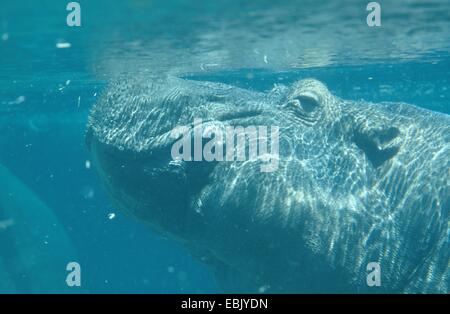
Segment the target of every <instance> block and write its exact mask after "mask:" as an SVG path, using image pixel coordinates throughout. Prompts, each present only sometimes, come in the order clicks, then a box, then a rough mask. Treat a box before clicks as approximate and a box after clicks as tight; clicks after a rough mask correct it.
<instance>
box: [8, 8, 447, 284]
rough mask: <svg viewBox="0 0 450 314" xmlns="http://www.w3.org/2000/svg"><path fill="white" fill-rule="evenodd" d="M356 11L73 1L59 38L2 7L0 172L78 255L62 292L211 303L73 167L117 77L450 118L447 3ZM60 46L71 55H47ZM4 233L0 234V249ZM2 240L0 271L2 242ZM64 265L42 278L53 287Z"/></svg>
mask: <svg viewBox="0 0 450 314" xmlns="http://www.w3.org/2000/svg"><path fill="white" fill-rule="evenodd" d="M67 2H68V1H67ZM367 2H368V1H357V0H353V1H348V2H346V4H345V6H344V5H343V4H337V2H336V1H328V2H327V1H324V2H320V3H318V2H317V1H281V4H279V3H278V2H276V3H275V1H265V0H264V1H261V0H260V1H230V2H225V1H182V0H179V1H144V0H142V1H111V0H109V1H106V0H104V1H103V0H102V1H79V3H80V5H81V8H82V26H81V27H68V26H67V25H66V15H67V13H68V12H67V11H66V8H65V5H66V2H65V1H60V0H58V1H56V0H55V1H39V3H38V2H37V1H8V2H6V1H2V3H1V5H0V35H1V36H2V39H0V164H1V165H3V166H5V167H6V168H8V169H9V170H10V172H11V173H13V174H14V176H15V177H17V178H18V179H19V180H20V181H21V182H23V183H24V184H25V185H26V186H27V187H28V188H29V189H30V190H31V191H33V192H34V193H35V195H37V196H38V197H39V198H40V199H41V200H42V201H43V202H44V203H45V204H46V205H47V206H48V208H50V209H51V210H52V211H53V213H54V215H56V217H57V219H58V221H59V223H60V225H61V226H62V228H63V229H64V231H65V232H66V233H67V235H68V237H69V239H70V241H71V243H72V245H73V248H74V250H76V252H77V255H76V257H74V258H72V256H71V257H70V258H68V260H67V262H69V261H72V260H75V261H77V262H79V264H80V265H81V267H82V286H81V287H80V288H75V289H73V290H69V292H152V293H169V292H170V293H179V292H195V293H202V292H218V291H220V290H219V289H218V286H217V284H216V282H215V279H214V278H213V276H212V273H211V270H210V269H209V268H208V267H207V266H205V265H203V264H202V263H200V262H199V261H197V260H196V259H195V258H194V257H192V256H191V255H190V254H189V253H188V251H187V250H186V249H185V248H184V247H182V246H181V245H179V244H177V243H176V242H175V241H173V240H171V239H166V238H164V237H161V236H160V235H158V234H156V233H154V232H153V231H151V230H149V228H147V227H145V226H144V225H143V224H141V223H139V222H137V221H135V220H133V219H131V218H129V217H126V216H125V215H124V214H123V213H122V212H120V211H118V210H117V209H116V208H114V207H113V206H112V205H111V203H110V202H109V200H108V198H107V196H106V194H105V192H104V189H103V187H102V186H101V185H100V183H99V180H98V178H97V175H96V172H95V169H93V168H89V167H86V161H88V162H89V161H90V158H91V156H90V154H89V152H88V150H87V148H86V145H85V139H84V135H85V126H86V123H87V117H88V113H89V109H90V108H91V107H92V106H93V104H94V103H95V102H96V100H97V99H98V97H99V95H101V92H102V91H103V90H104V88H105V87H106V85H107V83H108V82H110V81H111V80H113V79H114V78H115V77H117V76H118V75H121V74H123V73H126V74H133V73H137V72H139V73H148V75H149V76H150V75H152V76H154V75H165V74H170V75H176V76H180V77H186V78H190V79H194V80H207V81H214V82H223V83H227V84H230V85H236V86H240V87H243V88H247V89H252V90H259V91H267V90H269V89H271V88H272V87H273V85H274V84H290V83H292V82H294V81H296V80H299V79H302V78H307V77H314V78H316V79H318V80H320V81H322V82H324V83H325V84H326V85H327V86H328V88H329V90H330V91H332V92H333V93H334V94H335V95H337V96H339V97H342V98H345V99H352V100H358V99H364V100H367V101H372V102H381V101H395V102H406V103H410V104H415V105H417V106H420V107H423V108H427V109H430V110H434V111H438V112H441V113H446V114H450V105H449V99H450V84H449V81H450V41H449V38H450V3H449V2H448V1H446V0H442V1H438V0H436V1H429V2H422V1H418V0H411V1H397V3H392V2H391V1H389V2H386V1H384V2H382V1H380V2H381V5H382V26H381V27H379V28H369V27H368V26H367V25H366V23H365V19H366V15H367V12H366V10H365V6H366V4H367ZM61 42H66V43H70V45H71V46H70V48H57V43H61ZM0 179H1V178H0ZM25 197H26V196H25ZM1 210H2V208H0V213H1ZM111 213H114V214H115V216H114V218H113V219H110V218H111V216H110V214H111ZM7 218H8V217H3V216H2V215H0V221H2V220H6V219H7ZM15 223H16V224H18V223H20V221H16V222H15ZM40 223H41V222H40V221H39V220H38V221H35V224H36V225H37V226H38V225H39V224H40ZM12 228H14V225H12V226H10V227H6V228H4V229H1V228H0V237H2V234H6V233H7V232H10V230H11V229H12ZM29 228H33V226H30V227H29ZM24 236H29V237H32V235H31V234H30V235H24ZM2 241H4V242H1V243H3V244H2V245H3V246H2V247H0V251H2V252H1V254H0V260H2V259H7V258H8V254H10V252H12V251H14V243H15V242H14V241H13V240H4V239H3V240H2ZM5 241H13V242H11V243H12V244H11V243H10V245H9V246H6V245H5V244H4V243H5ZM35 241H36V243H37V242H39V241H41V242H44V241H46V240H45V239H36V240H35ZM39 243H40V242H39ZM40 244H42V243H40ZM36 245H37V244H36ZM45 245H51V241H49V243H47V244H45ZM19 248H20V246H18V247H17V249H19ZM54 249H55V250H58V247H54ZM25 254H26V253H25ZM65 266H66V265H65V264H62V265H61V267H60V268H59V269H58V268H55V269H54V270H52V273H53V274H60V276H61V282H62V283H63V284H64V280H65V276H66V274H67V272H66V270H65ZM0 267H2V264H0ZM6 269H7V268H6ZM7 272H8V269H7ZM0 275H1V273H0ZM58 276H59V275H58ZM55 288H57V287H55ZM18 290H19V291H22V292H33V291H39V290H40V287H39V284H38V283H36V285H35V286H33V282H31V283H29V284H28V285H27V287H26V288H23V289H21V288H19V289H18ZM1 292H13V291H12V290H10V291H9V290H6V291H1Z"/></svg>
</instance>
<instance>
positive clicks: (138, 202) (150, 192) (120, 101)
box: [87, 78, 450, 293]
mask: <svg viewBox="0 0 450 314" xmlns="http://www.w3.org/2000/svg"><path fill="white" fill-rule="evenodd" d="M194 118H202V119H203V121H208V123H209V124H212V125H217V126H221V127H223V126H226V125H234V126H235V125H239V126H248V125H266V126H273V125H275V126H279V128H280V151H279V154H280V160H279V167H278V170H277V171H274V172H268V173H264V172H261V171H260V165H261V162H262V161H261V160H252V161H247V162H238V161H233V162H214V163H213V162H206V161H202V162H193V161H192V162H177V163H174V162H173V161H172V158H171V155H170V148H171V146H172V144H173V142H174V139H173V138H170V136H169V134H170V133H169V132H170V130H172V129H173V128H174V127H176V126H179V125H192V121H193V120H194ZM87 144H88V146H89V148H90V150H91V152H92V154H93V159H94V161H95V164H96V166H97V169H98V172H99V174H100V177H101V179H102V182H103V183H104V185H105V186H106V188H107V190H108V192H109V195H110V196H111V199H112V200H113V203H114V204H115V206H117V207H119V208H121V209H122V210H124V211H126V212H128V213H130V214H131V215H133V216H135V217H137V218H139V219H140V220H142V221H144V222H146V223H148V224H149V225H150V226H152V228H154V229H155V230H158V231H159V232H162V233H164V234H169V235H171V236H172V237H173V238H174V239H177V240H178V241H181V242H182V243H184V244H185V245H186V246H187V247H189V248H190V249H191V251H192V253H193V254H194V255H196V256H198V257H199V258H201V260H202V261H204V262H205V263H208V264H210V265H211V267H212V268H213V270H214V271H215V273H216V275H217V279H218V282H219V283H220V284H221V285H222V287H223V289H224V291H231V292H258V291H261V290H258V289H259V288H260V287H264V290H265V291H267V292H308V293H310V292H319V293H320V292H325V293H326V292H338V293H341V292H344V293H345V292H362V293H378V292H396V293H397V292H398V293H403V292H412V293H414V292H441V293H447V292H448V282H449V247H448V238H449V195H450V183H449V180H450V179H449V178H450V170H449V169H450V158H449V156H450V117H449V116H446V115H443V114H439V113H434V112H430V111H427V110H424V109H420V108H417V107H414V106H411V105H407V104H402V103H382V104H372V103H367V102H355V101H347V100H342V99H339V98H337V97H335V96H334V95H332V94H331V93H330V92H329V91H328V89H327V88H326V87H325V86H324V85H323V84H322V83H320V82H319V81H316V80H311V79H308V80H302V81H298V82H296V83H295V84H293V85H292V86H276V87H274V89H273V90H271V91H269V92H268V93H258V92H253V91H247V90H243V89H240V88H236V87H232V86H228V85H223V84H218V83H210V82H196V81H188V80H182V79H177V78H167V79H160V80H139V79H131V80H129V79H123V80H121V81H120V82H118V83H116V84H112V85H111V86H110V87H109V88H108V90H107V91H106V92H105V94H104V95H103V97H102V99H101V100H100V101H99V102H98V103H97V104H96V105H95V106H94V108H93V109H92V112H91V116H90V120H89V125H88V131H87ZM370 262H379V263H380V266H381V286H380V287H368V286H367V284H366V276H367V274H368V273H369V272H368V271H367V269H366V267H367V264H368V263H370Z"/></svg>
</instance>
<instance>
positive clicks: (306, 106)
mask: <svg viewBox="0 0 450 314" xmlns="http://www.w3.org/2000/svg"><path fill="white" fill-rule="evenodd" d="M294 99H295V100H297V101H298V102H299V104H300V106H301V108H302V109H303V110H304V111H306V112H312V111H314V110H315V109H316V108H317V107H318V106H319V101H318V99H317V97H314V96H311V95H298V96H296V97H295V98H294Z"/></svg>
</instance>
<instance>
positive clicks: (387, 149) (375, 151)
mask: <svg viewBox="0 0 450 314" xmlns="http://www.w3.org/2000/svg"><path fill="white" fill-rule="evenodd" d="M399 135H400V131H399V129H398V128H397V127H394V126H381V127H367V126H366V127H361V126H360V127H357V128H356V130H355V133H354V141H355V144H356V145H357V146H358V147H359V148H360V149H362V150H363V151H364V153H365V155H366V156H367V158H368V159H369V160H370V162H371V163H372V164H373V165H374V167H379V166H381V165H382V164H384V163H385V162H386V161H388V160H390V159H391V158H393V157H394V156H395V155H396V154H397V152H398V151H399V149H400V143H399V142H400V137H399Z"/></svg>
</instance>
